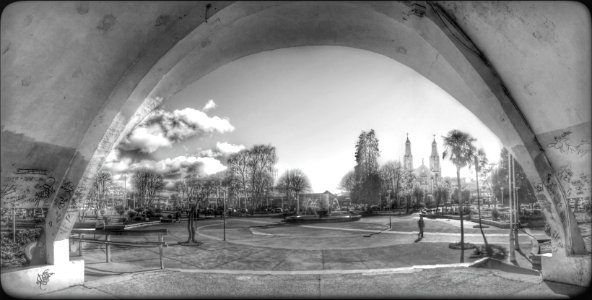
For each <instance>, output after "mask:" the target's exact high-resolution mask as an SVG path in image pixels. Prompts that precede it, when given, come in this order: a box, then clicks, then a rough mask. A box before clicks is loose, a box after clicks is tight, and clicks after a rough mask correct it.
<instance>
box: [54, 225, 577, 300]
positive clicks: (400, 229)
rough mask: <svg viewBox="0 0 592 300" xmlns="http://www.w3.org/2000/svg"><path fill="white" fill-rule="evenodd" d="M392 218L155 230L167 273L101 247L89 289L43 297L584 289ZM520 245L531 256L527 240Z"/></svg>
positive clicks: (540, 293)
mask: <svg viewBox="0 0 592 300" xmlns="http://www.w3.org/2000/svg"><path fill="white" fill-rule="evenodd" d="M385 220H388V217H387V218H386V219H380V218H378V219H374V220H372V219H371V218H368V219H366V220H365V221H364V222H352V223H342V224H319V225H315V224H307V225H290V226H286V225H283V224H279V223H278V220H277V219H269V218H261V219H238V218H236V219H231V220H228V219H227V223H226V241H223V240H222V239H223V236H224V233H223V229H222V227H220V226H221V220H219V219H218V220H205V221H200V222H199V223H198V228H199V230H198V233H199V237H200V238H199V240H200V242H201V244H200V245H199V246H183V245H179V244H176V242H178V241H183V240H185V239H186V237H187V233H186V229H185V227H184V226H185V224H163V225H158V226H156V228H159V227H163V228H168V229H169V235H167V236H166V238H165V241H167V242H169V244H170V245H171V246H169V247H168V248H165V251H164V255H165V260H164V262H165V263H164V264H165V268H166V269H165V270H160V269H159V256H158V248H116V247H114V249H113V250H112V262H111V263H105V262H104V261H105V254H104V250H103V249H101V248H94V249H85V250H84V251H83V257H84V259H85V262H86V278H85V284H84V286H77V287H72V288H69V289H66V290H62V291H58V292H54V293H51V294H46V295H45V296H44V297H48V298H80V297H85V298H87V297H94V298H110V297H113V298H129V297H140V298H143V297H200V296H208V297H209V296H214V297H217V296H230V297H233V296H238V297H272V296H273V297H315V298H316V297H319V298H321V297H337V296H346V297H353V296H356V297H358V296H360V297H367V296H372V297H373V296H379V297H382V296H385V297H408V296H414V297H451V296H455V297H456V296H460V297H470V296H485V297H497V296H500V297H551V298H557V297H563V296H566V295H567V296H573V295H576V294H578V293H580V292H582V291H583V289H581V288H578V287H575V286H569V285H562V284H554V283H549V282H543V281H542V280H541V278H540V276H539V275H538V273H537V272H535V271H533V270H530V263H529V262H528V260H527V258H526V257H522V256H521V255H519V254H518V253H517V262H516V263H517V265H518V266H516V267H514V266H510V264H509V263H507V262H506V263H502V264H500V263H499V262H497V264H496V263H490V264H489V266H488V267H487V268H477V267H469V265H470V264H471V263H472V262H475V261H476V260H477V258H470V256H471V254H472V250H465V262H466V263H465V264H459V263H458V261H459V256H460V252H459V251H460V250H454V249H450V248H448V244H449V243H450V242H454V241H458V240H459V239H458V236H457V235H455V234H454V232H455V231H457V228H456V227H455V226H454V225H447V224H445V223H442V221H435V220H429V219H427V220H426V230H427V229H428V228H430V227H431V228H432V229H435V228H438V230H435V231H426V233H425V238H424V239H422V240H417V239H416V232H412V231H408V230H409V229H411V228H412V227H413V223H414V222H415V221H414V219H413V217H407V218H398V219H397V220H396V222H395V223H392V224H393V228H392V229H390V230H389V229H388V227H386V228H385V226H384V222H385ZM391 222H392V219H391ZM387 223H388V222H387ZM468 223H470V222H465V226H466V227H471V226H469V225H467V224H468ZM397 225H398V226H397ZM447 226H449V227H447ZM153 228H154V227H153ZM472 229H473V228H470V229H468V230H467V236H466V238H465V239H466V241H467V242H472V243H476V244H481V243H482V238H481V235H480V233H478V232H474V231H473V230H472ZM438 231H441V232H438ZM506 232H507V230H506ZM143 239H146V240H149V239H148V238H143ZM488 239H490V243H492V241H494V242H495V243H497V242H499V243H498V244H502V242H504V241H505V242H506V243H507V240H508V238H507V233H506V234H505V236H504V233H503V230H502V231H499V230H495V229H493V228H490V230H489V232H488ZM496 239H499V241H496ZM521 242H522V243H521V247H523V249H524V252H525V253H526V254H527V253H529V252H530V248H529V247H530V244H529V241H528V239H524V240H521ZM492 266H493V267H492Z"/></svg>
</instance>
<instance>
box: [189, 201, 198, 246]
mask: <svg viewBox="0 0 592 300" xmlns="http://www.w3.org/2000/svg"><path fill="white" fill-rule="evenodd" d="M196 207H197V204H196V205H194V206H192V207H191V210H189V215H188V216H187V231H188V233H189V237H188V238H187V243H195V242H197V241H196V240H195V223H194V218H195V212H196Z"/></svg>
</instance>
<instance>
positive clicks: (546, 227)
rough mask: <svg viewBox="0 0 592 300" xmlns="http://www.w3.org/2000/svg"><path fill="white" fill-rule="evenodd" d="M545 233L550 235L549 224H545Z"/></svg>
mask: <svg viewBox="0 0 592 300" xmlns="http://www.w3.org/2000/svg"><path fill="white" fill-rule="evenodd" d="M545 234H546V235H547V236H551V226H549V224H545Z"/></svg>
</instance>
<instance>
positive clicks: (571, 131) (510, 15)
mask: <svg viewBox="0 0 592 300" xmlns="http://www.w3.org/2000/svg"><path fill="white" fill-rule="evenodd" d="M431 3H432V4H437V5H438V7H441V8H442V9H443V11H444V12H445V13H446V14H447V15H449V16H450V17H451V20H445V19H442V15H439V14H434V13H429V14H427V15H425V16H424V15H423V14H422V10H421V8H418V6H416V4H419V5H421V6H423V7H427V5H426V4H425V3H422V2H409V1H406V2H349V1H347V2H345V1H344V2H238V3H233V2H168V1H167V2H152V1H151V2H135V1H134V2H16V3H13V4H11V5H9V6H8V7H6V8H5V10H4V11H3V12H2V19H1V28H0V33H1V41H0V46H1V47H0V55H1V67H2V68H1V74H2V79H1V94H0V96H1V114H0V116H1V130H2V156H1V163H2V177H1V178H0V179H1V180H2V184H3V185H5V184H6V183H7V182H9V181H8V180H9V179H10V178H13V179H12V180H15V179H14V178H15V177H14V174H15V172H20V171H19V169H21V171H22V170H23V169H41V170H46V171H47V172H49V174H51V175H52V176H53V177H55V178H56V179H59V180H60V179H61V180H62V181H63V180H64V178H65V177H67V180H69V181H71V182H73V183H74V186H77V185H78V186H84V184H77V183H78V182H79V180H80V178H82V180H83V181H84V182H89V180H91V179H92V176H93V175H92V174H94V173H93V172H95V171H96V170H97V169H98V168H99V167H100V165H101V164H102V161H103V159H104V157H105V155H106V154H107V153H108V152H109V150H110V149H112V147H113V146H114V145H115V144H116V143H117V142H118V141H119V140H120V139H121V137H122V136H123V134H125V133H126V132H128V131H129V130H130V128H132V126H133V125H135V124H136V123H137V122H139V120H141V118H142V117H143V116H144V115H145V114H146V113H147V112H148V111H149V110H150V109H151V108H153V107H154V106H156V105H158V104H159V103H161V102H162V101H166V99H167V98H169V97H171V96H172V95H174V93H176V92H178V91H180V90H182V89H183V88H184V87H185V86H187V85H188V84H190V83H191V82H193V81H195V80H198V79H199V78H200V77H202V76H204V75H205V74H207V73H209V72H211V71H212V70H214V69H216V68H218V67H220V66H222V65H223V64H225V63H228V62H230V61H232V60H235V59H238V58H240V57H243V56H246V55H250V54H254V53H258V52H261V51H265V50H272V49H277V48H285V47H295V46H301V45H341V46H349V47H355V48H361V49H367V50H370V51H374V52H377V53H380V54H382V55H385V56H387V57H391V58H392V59H395V60H397V61H399V62H401V63H403V64H406V65H408V66H410V67H411V68H413V69H414V70H416V71H417V72H418V73H420V74H422V75H423V76H425V77H426V78H428V79H430V80H432V81H433V82H434V83H436V84H438V85H439V86H440V87H442V88H443V89H444V90H446V91H447V92H448V93H450V94H451V95H452V96H454V97H455V98H456V99H458V100H459V101H460V102H461V103H463V104H464V105H465V106H467V108H468V109H469V110H471V111H473V112H474V113H475V114H476V115H477V116H478V117H479V118H480V119H481V120H482V121H483V122H484V123H485V124H486V125H487V126H489V127H490V129H492V131H493V132H494V133H496V134H497V135H498V137H500V140H502V142H504V143H505V145H506V146H508V147H509V148H510V149H511V150H512V151H514V152H515V153H516V155H517V156H518V157H519V158H521V157H528V159H521V161H520V162H521V164H523V166H524V167H525V168H526V169H529V170H535V169H536V170H538V171H532V172H538V173H537V175H536V176H534V175H532V174H535V173H532V172H531V177H530V178H531V179H533V178H538V179H539V180H537V183H533V184H538V182H539V181H542V180H540V178H542V175H541V174H543V173H544V172H543V171H542V170H543V169H544V168H550V170H551V171H552V173H555V174H557V175H558V174H559V172H560V171H561V170H566V169H567V170H569V171H571V172H572V173H573V174H576V175H575V176H580V174H583V175H585V176H587V179H586V177H585V176H584V179H583V182H584V185H583V189H584V190H585V193H584V194H578V195H584V196H589V190H590V136H591V133H590V125H591V123H590V121H591V110H590V108H591V107H590V102H591V101H590V86H591V85H590V82H591V72H590V71H591V68H590V62H591V56H590V55H591V51H590V50H591V49H590V46H591V43H590V42H591V34H590V29H591V26H590V14H589V11H588V10H587V8H586V7H585V6H584V5H581V4H579V3H576V2H554V1H553V2H481V1H475V2H465V1H435V2H431ZM438 18H440V20H439V19H438ZM442 24H444V25H442ZM446 24H448V25H446ZM454 24H456V25H457V26H458V28H460V30H458V29H456V27H455V26H453V25H454ZM459 32H460V33H459ZM462 32H464V34H466V36H464V34H462ZM459 45H460V46H459ZM465 48H466V49H465ZM474 53H478V54H479V55H474ZM492 82H493V83H492ZM501 90H503V93H502V92H501ZM500 99H501V100H500ZM574 149H575V150H574ZM540 153H542V154H543V157H544V158H543V160H545V159H548V160H549V162H548V163H547V162H545V163H544V164H543V165H544V166H542V167H541V166H538V165H537V168H538V169H537V168H535V164H536V163H537V161H538V160H537V159H538V158H537V157H539V156H540ZM546 164H549V166H548V167H547V165H546ZM539 175H540V176H539ZM537 176H538V177H537ZM62 181H58V182H60V183H61V182H62ZM562 185H563V187H564V188H565V190H566V191H568V190H569V191H571V189H576V186H574V185H573V184H572V180H571V178H567V179H565V180H564V182H562ZM566 193H567V192H566ZM574 195H576V194H575V191H574ZM567 196H568V197H569V196H570V195H569V194H568V195H567ZM572 196H573V195H572Z"/></svg>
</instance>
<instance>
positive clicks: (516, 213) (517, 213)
mask: <svg viewBox="0 0 592 300" xmlns="http://www.w3.org/2000/svg"><path fill="white" fill-rule="evenodd" d="M515 163H516V162H515V161H514V158H512V185H513V187H514V190H513V192H514V210H515V211H514V249H516V250H519V249H520V243H519V240H518V224H519V223H520V203H519V201H518V188H517V187H516V169H515Z"/></svg>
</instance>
